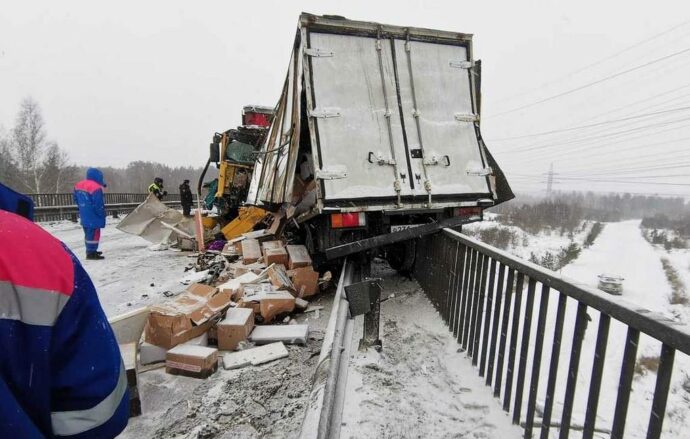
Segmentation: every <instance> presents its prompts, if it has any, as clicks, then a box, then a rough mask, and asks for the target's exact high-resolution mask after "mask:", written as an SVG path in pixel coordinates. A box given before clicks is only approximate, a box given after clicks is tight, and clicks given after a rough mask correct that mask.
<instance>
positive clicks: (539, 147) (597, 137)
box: [505, 117, 690, 154]
mask: <svg viewBox="0 0 690 439" xmlns="http://www.w3.org/2000/svg"><path fill="white" fill-rule="evenodd" d="M688 120H690V117H685V118H682V119H675V120H671V121H665V122H657V123H653V124H649V125H642V126H639V127H636V128H630V129H627V130H623V131H615V132H611V133H608V134H602V135H594V136H589V137H580V138H575V139H572V140H569V141H564V142H561V143H546V144H541V145H535V146H531V147H528V148H520V149H517V148H516V149H512V150H510V151H505V153H511V154H515V153H519V152H529V151H538V150H542V149H546V148H553V147H558V146H567V145H572V144H576V143H581V142H587V141H589V140H592V141H597V140H604V139H608V138H610V137H615V136H619V135H626V134H628V133H634V132H637V131H640V130H645V129H648V128H654V127H664V126H668V125H672V124H675V123H679V122H686V121H688ZM684 126H685V125H682V126H680V127H678V128H682V127H684ZM652 134H655V133H652ZM642 137H644V136H642Z"/></svg>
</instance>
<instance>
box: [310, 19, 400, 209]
mask: <svg viewBox="0 0 690 439" xmlns="http://www.w3.org/2000/svg"><path fill="white" fill-rule="evenodd" d="M309 42H310V47H311V49H310V51H308V52H307V53H310V54H311V55H309V63H310V66H311V76H312V78H313V93H314V108H313V110H312V112H311V114H310V116H311V117H313V118H314V119H315V121H316V125H317V130H318V131H317V132H318V145H319V148H320V151H319V155H320V158H321V170H320V176H321V177H322V178H323V181H324V192H325V193H324V198H325V199H326V200H344V199H361V198H390V197H395V196H396V191H395V180H396V173H397V178H398V179H404V180H407V181H408V182H409V171H408V168H407V159H406V154H405V149H404V142H403V132H402V130H401V118H400V112H399V109H398V103H397V98H396V94H395V75H394V69H393V63H392V56H391V46H390V45H389V44H380V45H378V46H377V40H376V39H375V38H369V37H359V36H350V35H338V34H326V33H316V32H312V33H310V35H309ZM379 47H380V50H379V49H378V48H379ZM379 53H380V55H379ZM379 56H380V60H379ZM389 123H390V124H391V125H390V130H389V125H388V124H389ZM399 174H403V176H402V177H401V176H400V175H399ZM401 181H402V180H401ZM400 187H401V195H404V196H407V195H411V194H412V192H411V188H410V186H409V184H401V186H400Z"/></svg>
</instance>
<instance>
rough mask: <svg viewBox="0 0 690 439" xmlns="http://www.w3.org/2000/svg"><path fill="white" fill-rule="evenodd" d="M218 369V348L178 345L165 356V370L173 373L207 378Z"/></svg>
mask: <svg viewBox="0 0 690 439" xmlns="http://www.w3.org/2000/svg"><path fill="white" fill-rule="evenodd" d="M217 369H218V349H215V348H209V347H206V346H196V345H190V344H186V345H180V346H177V347H175V348H173V349H170V350H169V351H168V353H167V355H166V356H165V371H166V372H167V373H170V374H173V375H184V376H189V377H193V378H207V377H208V376H210V375H212V374H213V373H214V372H215V371H216V370H217Z"/></svg>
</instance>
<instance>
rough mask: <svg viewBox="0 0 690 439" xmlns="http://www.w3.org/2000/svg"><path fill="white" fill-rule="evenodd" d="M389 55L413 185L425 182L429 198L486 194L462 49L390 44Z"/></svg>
mask: <svg viewBox="0 0 690 439" xmlns="http://www.w3.org/2000/svg"><path fill="white" fill-rule="evenodd" d="M395 52H396V62H397V71H398V75H399V78H400V82H399V83H400V96H401V101H402V113H403V115H404V118H405V131H406V134H407V139H408V142H409V149H410V160H411V162H412V170H413V172H414V174H415V179H416V180H422V181H423V180H424V179H425V177H426V179H428V181H429V182H430V186H431V193H432V196H433V195H453V194H484V193H488V192H489V191H490V189H489V186H488V181H487V178H486V172H487V170H486V169H485V168H486V166H485V162H484V159H483V157H482V154H481V150H480V147H479V142H478V140H477V132H476V131H475V125H474V121H475V114H474V109H473V102H472V93H471V90H472V84H471V82H470V70H469V68H468V67H469V66H470V62H469V61H470V60H469V57H468V55H467V49H466V48H465V47H464V46H459V45H449V44H435V43H427V42H420V41H409V42H408V41H403V40H395ZM415 104H416V105H415ZM424 193H426V191H425V188H424V185H423V184H418V185H417V186H415V194H417V195H423V194H424Z"/></svg>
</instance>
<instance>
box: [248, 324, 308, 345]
mask: <svg viewBox="0 0 690 439" xmlns="http://www.w3.org/2000/svg"><path fill="white" fill-rule="evenodd" d="M308 335H309V325H262V326H257V327H255V328H254V331H252V333H251V335H250V336H249V340H250V341H252V342H254V343H256V344H266V343H273V342H276V341H282V342H283V343H286V344H307V336H308Z"/></svg>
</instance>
